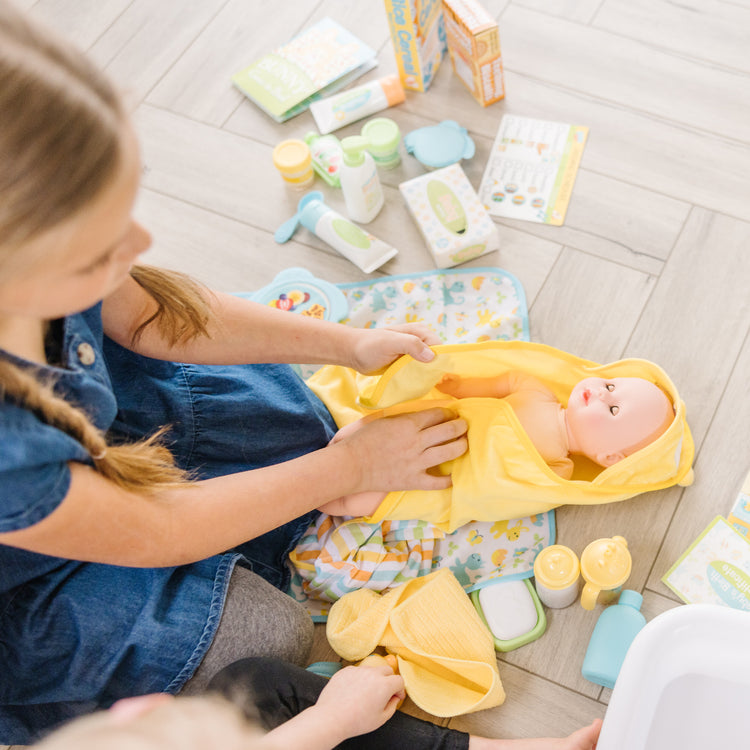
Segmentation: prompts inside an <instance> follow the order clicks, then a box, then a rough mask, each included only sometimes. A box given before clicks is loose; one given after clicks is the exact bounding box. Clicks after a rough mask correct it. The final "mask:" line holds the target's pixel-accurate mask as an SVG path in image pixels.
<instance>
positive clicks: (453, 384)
mask: <svg viewBox="0 0 750 750" xmlns="http://www.w3.org/2000/svg"><path fill="white" fill-rule="evenodd" d="M435 388H437V389H438V390H439V391H440V392H441V393H447V394H448V395H449V396H455V397H456V398H461V378H460V377H459V376H458V375H450V374H449V375H443V379H442V380H441V381H440V382H439V383H438V384H437V385H436V386H435Z"/></svg>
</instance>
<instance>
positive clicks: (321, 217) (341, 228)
mask: <svg viewBox="0 0 750 750" xmlns="http://www.w3.org/2000/svg"><path fill="white" fill-rule="evenodd" d="M322 199H323V194H322V193H320V192H318V191H317V190H316V191H314V192H312V193H308V194H307V195H306V196H305V197H304V198H302V200H301V201H300V202H299V205H298V206H297V213H296V214H295V215H294V216H292V218H291V219H288V220H287V221H285V222H284V223H283V224H282V225H281V226H280V227H279V228H278V229H277V230H276V232H275V234H274V236H273V238H274V239H275V240H276V242H278V243H280V244H283V243H284V242H287V241H288V240H290V239H291V238H292V235H293V234H294V233H295V231H296V230H297V227H298V226H299V225H300V224H302V226H303V227H305V228H306V229H309V230H310V231H311V232H312V233H313V234H314V235H315V236H316V237H320V239H321V240H323V241H324V242H327V243H328V244H329V245H330V246H331V247H332V248H333V249H334V250H336V251H338V252H339V253H341V255H343V256H344V257H345V258H346V259H347V260H350V261H351V262H352V263H354V265H356V266H358V267H359V268H360V269H361V270H362V271H364V272H365V273H372V271H374V270H375V269H376V268H380V266H382V265H383V263H385V262H386V261H387V260H390V259H391V258H392V257H393V256H394V255H396V253H397V252H398V250H396V249H395V248H393V247H391V246H390V245H386V244H385V242H383V241H382V240H379V239H378V238H377V237H375V236H373V235H372V234H370V233H369V232H365V231H363V230H362V229H360V228H359V227H358V226H357V225H356V224H352V222H351V221H349V220H348V219H345V218H344V217H343V216H342V215H341V214H339V213H337V212H336V211H334V210H333V209H332V208H330V207H328V206H326V204H325V203H323V200H322Z"/></svg>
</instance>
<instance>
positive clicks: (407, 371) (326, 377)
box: [308, 341, 694, 532]
mask: <svg viewBox="0 0 750 750" xmlns="http://www.w3.org/2000/svg"><path fill="white" fill-rule="evenodd" d="M433 351H434V352H435V354H436V356H435V358H434V359H433V360H432V362H429V363H427V364H424V363H421V362H417V361H416V360H414V359H412V358H411V357H408V356H404V357H401V358H400V359H398V360H397V361H396V362H394V363H393V364H392V365H391V366H390V367H389V368H388V369H386V371H385V372H384V373H383V374H382V375H379V376H364V375H360V374H359V373H356V372H355V371H353V370H350V369H348V368H345V367H338V366H328V367H324V368H322V369H321V370H319V371H318V372H317V373H315V375H313V376H312V378H311V379H310V380H308V384H309V386H310V387H311V388H312V390H313V391H314V392H315V393H316V394H317V395H318V396H319V397H320V398H321V400H322V401H323V403H324V404H325V405H326V406H327V407H328V409H329V411H330V412H331V414H332V415H333V418H334V419H335V420H336V423H337V424H338V426H339V427H343V426H344V425H346V424H349V423H350V422H353V421H356V420H358V419H360V418H362V417H363V416H365V415H367V414H371V413H372V410H382V412H381V413H382V415H383V416H387V415H389V414H396V413H400V412H408V411H417V410H419V409H426V408H430V407H433V406H436V405H443V406H449V407H451V408H452V409H454V410H455V411H457V412H458V414H459V415H460V416H462V417H463V418H464V419H466V421H467V423H468V425H469V429H468V433H467V438H468V442H469V449H468V451H467V452H466V453H465V454H464V455H463V456H461V457H460V458H458V459H456V460H455V461H452V462H449V463H448V464H445V465H444V466H443V467H441V469H442V470H443V471H444V472H446V473H450V474H451V477H452V480H453V486H452V487H451V488H450V489H447V490H409V491H406V492H391V493H389V494H388V495H387V497H386V498H385V500H384V501H383V502H382V503H381V505H380V506H379V507H378V509H377V510H376V511H375V513H374V514H373V515H372V516H371V517H370V518H368V519H367V520H368V521H370V522H373V523H378V522H380V521H382V520H383V519H390V520H405V519H420V520H424V521H429V522H431V523H433V524H435V525H436V526H438V527H440V528H442V529H444V530H446V531H449V532H450V531H454V530H455V529H457V528H458V527H459V526H462V525H464V524H465V523H469V522H470V521H501V520H509V519H513V518H522V517H525V516H530V515H534V514H536V513H543V512H545V511H548V510H551V509H552V508H556V507H558V506H560V505H565V504H569V503H572V504H581V505H590V504H599V503H608V502H615V501H618V500H625V499H627V498H629V497H633V496H634V495H638V494H640V493H642V492H647V491H651V490H658V489H663V488H665V487H671V486H672V485H674V484H682V485H688V484H690V483H691V482H692V481H693V472H692V468H691V466H692V462H693V454H694V447H693V440H692V436H691V434H690V429H689V428H688V424H687V421H686V419H685V404H684V403H683V402H682V400H681V399H680V397H679V394H678V393H677V389H676V388H675V386H674V384H673V383H672V381H671V380H670V379H669V377H668V376H667V374H666V373H665V372H664V371H663V370H662V369H661V368H660V367H658V366H657V365H655V364H653V363H652V362H648V361H646V360H643V359H623V360H619V361H617V362H612V363H610V364H607V365H600V364H597V363H596V362H591V361H589V360H585V359H581V358H580V357H576V356H574V355H572V354H568V353H567V352H563V351H560V350H559V349H555V348H553V347H550V346H546V345H544V344H535V343H531V342H528V341H486V342H482V343H479V344H453V345H445V346H436V347H433ZM513 370H515V371H522V372H524V373H527V374H529V375H532V376H534V377H536V378H538V379H539V380H541V381H542V382H543V383H544V384H545V385H546V386H547V387H548V388H550V389H551V390H552V391H553V392H554V394H555V396H556V398H557V399H558V400H559V401H560V403H561V404H562V405H563V406H565V405H566V404H567V400H568V396H569V394H570V392H571V390H572V389H573V386H574V385H575V384H576V383H577V382H578V381H579V380H582V379H583V378H587V377H605V378H615V377H640V378H644V379H646V380H650V381H651V382H653V383H656V384H657V385H658V386H660V387H661V388H662V390H663V391H664V392H665V393H666V394H667V395H668V396H669V398H670V399H671V401H672V404H673V406H674V411H675V416H674V420H673V422H672V424H671V425H670V426H669V428H668V429H667V430H666V432H664V434H662V435H661V437H659V438H658V439H656V440H655V441H654V442H652V443H651V444H650V445H647V446H646V447H644V448H642V449H641V450H639V451H636V452H635V453H633V454H632V455H630V456H628V457H627V458H625V459H623V460H621V461H618V462H617V463H616V464H614V465H613V466H609V467H608V468H606V469H603V468H602V467H601V466H598V465H596V464H594V463H593V462H591V461H589V460H588V459H586V458H585V457H583V456H572V458H573V459H574V464H575V469H574V472H573V476H572V477H571V478H570V479H563V478H562V477H560V476H558V475H557V474H556V473H555V472H554V471H552V469H550V467H549V466H548V465H547V464H546V463H545V462H544V460H543V459H542V457H541V456H540V455H539V452H538V451H537V450H536V448H535V447H534V445H533V444H532V442H531V440H530V439H529V437H528V435H527V434H526V432H525V431H524V429H523V427H522V426H521V423H520V422H519V421H518V418H517V417H516V415H515V413H514V412H513V409H512V408H511V406H510V405H509V404H508V403H507V402H506V401H504V400H503V399H497V398H464V399H454V398H452V397H449V396H446V395H445V394H444V393H441V392H440V391H438V390H437V389H435V385H436V384H437V383H439V382H440V381H441V380H442V378H443V376H444V375H446V374H448V373H453V374H457V375H459V376H464V377H490V376H497V375H500V374H502V373H504V372H508V371H513Z"/></svg>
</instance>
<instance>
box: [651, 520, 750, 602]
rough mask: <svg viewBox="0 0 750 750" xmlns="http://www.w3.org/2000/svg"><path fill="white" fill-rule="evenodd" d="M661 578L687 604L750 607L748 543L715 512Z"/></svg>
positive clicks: (749, 555)
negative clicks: (715, 515) (700, 532)
mask: <svg viewBox="0 0 750 750" xmlns="http://www.w3.org/2000/svg"><path fill="white" fill-rule="evenodd" d="M662 581H664V583H666V584H667V586H669V588H670V589H672V591H674V592H675V594H677V596H679V597H680V599H682V600H683V601H684V602H686V603H687V604H722V605H724V606H726V607H732V608H734V609H741V610H744V611H745V612H748V611H750V544H748V543H747V540H746V539H745V538H744V537H743V536H741V535H740V534H739V533H737V531H735V530H734V528H732V526H731V525H730V524H729V523H728V522H727V520H726V519H725V518H722V517H721V516H717V517H716V518H715V519H714V520H713V521H712V522H711V524H710V525H709V526H708V528H707V529H706V530H705V531H704V532H703V533H702V534H701V535H700V536H699V537H698V539H696V540H695V542H693V544H691V545H690V547H689V548H688V549H687V551H686V552H685V553H684V554H683V555H682V557H680V559H679V560H678V561H677V562H676V563H675V564H674V565H673V566H672V568H671V569H670V570H669V572H667V574H666V575H665V576H664V578H662Z"/></svg>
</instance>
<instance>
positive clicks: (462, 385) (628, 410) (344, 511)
mask: <svg viewBox="0 0 750 750" xmlns="http://www.w3.org/2000/svg"><path fill="white" fill-rule="evenodd" d="M435 387H436V389H437V390H438V391H440V392H441V393H445V394H447V395H449V396H452V397H454V398H456V399H459V401H458V402H457V403H456V408H457V411H458V413H459V415H461V416H463V413H462V412H463V409H462V405H461V404H462V400H464V399H477V398H481V399H483V398H498V399H503V400H505V402H506V403H507V404H508V405H509V406H510V407H511V408H512V411H513V413H514V414H515V416H516V417H517V419H518V422H519V423H520V425H521V427H522V428H523V431H524V432H525V434H526V435H527V436H528V439H529V440H530V441H531V443H532V445H533V447H534V448H535V449H536V451H537V452H538V453H539V455H540V456H541V458H542V459H543V460H544V462H545V463H546V464H547V466H549V468H550V469H551V470H552V471H553V472H554V473H555V474H557V475H558V476H560V477H562V478H563V479H570V478H571V476H572V474H573V470H574V462H573V460H572V459H571V458H570V456H571V454H580V455H583V456H585V457H586V458H588V459H589V460H590V461H593V462H594V463H596V464H598V465H599V466H602V467H608V466H612V465H614V464H615V463H617V462H619V461H621V460H622V459H624V458H626V457H627V456H630V455H631V454H633V453H635V452H636V451H638V450H640V449H641V448H643V447H645V446H647V445H649V444H650V443H652V442H653V441H654V440H656V439H657V438H658V437H660V436H661V435H662V434H663V433H664V432H665V431H666V430H667V428H668V427H669V425H670V424H671V423H672V421H673V420H674V415H675V413H674V408H673V406H672V402H671V401H670V399H669V398H668V397H667V395H666V394H665V393H664V391H663V390H662V389H661V388H660V387H659V386H657V385H656V384H655V383H652V382H650V381H648V380H646V379H644V378H640V377H617V378H610V379H606V378H601V377H588V378H584V379H583V380H580V381H579V382H578V383H576V385H575V386H574V387H573V389H572V391H571V393H570V396H569V398H568V402H567V406H563V405H562V404H561V403H560V402H559V401H558V399H557V398H556V396H555V394H554V393H553V392H552V390H551V389H550V388H548V387H547V386H546V385H545V384H544V383H543V382H542V381H541V380H539V379H538V378H535V377H533V376H531V375H528V374H525V373H523V372H518V371H511V372H507V373H505V374H503V375H501V376H499V377H480V378H472V377H458V376H455V375H446V376H445V377H444V378H443V379H442V380H441V381H440V382H439V383H438V384H437V385H436V386H435ZM467 403H468V402H467ZM369 418H371V417H368V418H366V419H369ZM359 424H361V421H360V422H355V423H352V424H350V425H347V426H346V427H344V428H342V429H343V430H344V431H347V430H351V429H357V427H358V425H359ZM338 436H339V435H338V434H337V436H336V437H338ZM471 438H472V435H471V430H470V431H469V445H470V448H469V453H471ZM335 439H336V438H334V440H335ZM459 461H469V462H470V461H471V457H470V456H469V457H462V458H460V459H456V461H454V462H453V466H452V469H451V470H454V469H455V467H456V463H457V462H459ZM489 468H491V467H488V469H489ZM454 484H455V480H454ZM448 492H450V490H449V491H448ZM410 494H413V493H410ZM421 494H424V493H421ZM385 497H386V493H379V492H367V493H359V494H356V495H350V496H347V497H342V498H339V499H337V500H334V501H331V502H329V503H326V504H325V505H323V506H321V508H320V509H321V510H322V511H324V512H326V513H329V514H331V515H348V516H358V515H363V516H367V515H371V514H373V513H375V511H376V509H377V508H378V506H380V504H381V503H382V501H383V500H384V498H385ZM424 499H425V502H424V503H422V504H420V506H419V507H420V510H419V511H417V512H419V515H418V516H415V517H418V518H420V519H421V520H432V521H433V522H435V521H437V523H438V525H441V524H443V525H444V524H445V523H446V522H447V523H448V524H449V527H451V528H455V524H456V523H457V519H456V518H455V517H452V518H450V516H452V514H449V518H450V520H449V518H447V517H446V516H445V512H444V511H445V508H440V509H436V508H435V507H434V506H433V507H431V504H430V502H429V500H428V498H427V497H425V498H424ZM410 507H414V506H413V505H412V506H410ZM435 511H437V515H436V514H435ZM378 516H382V518H393V517H394V515H393V513H392V512H387V513H385V514H378ZM397 517H399V518H402V517H403V516H402V515H401V514H400V511H399V515H398V516H397ZM373 520H375V519H373ZM376 520H380V518H379V517H376ZM465 520H466V521H468V520H496V519H493V518H483V517H482V518H480V517H477V518H471V519H469V518H467V519H465Z"/></svg>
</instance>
